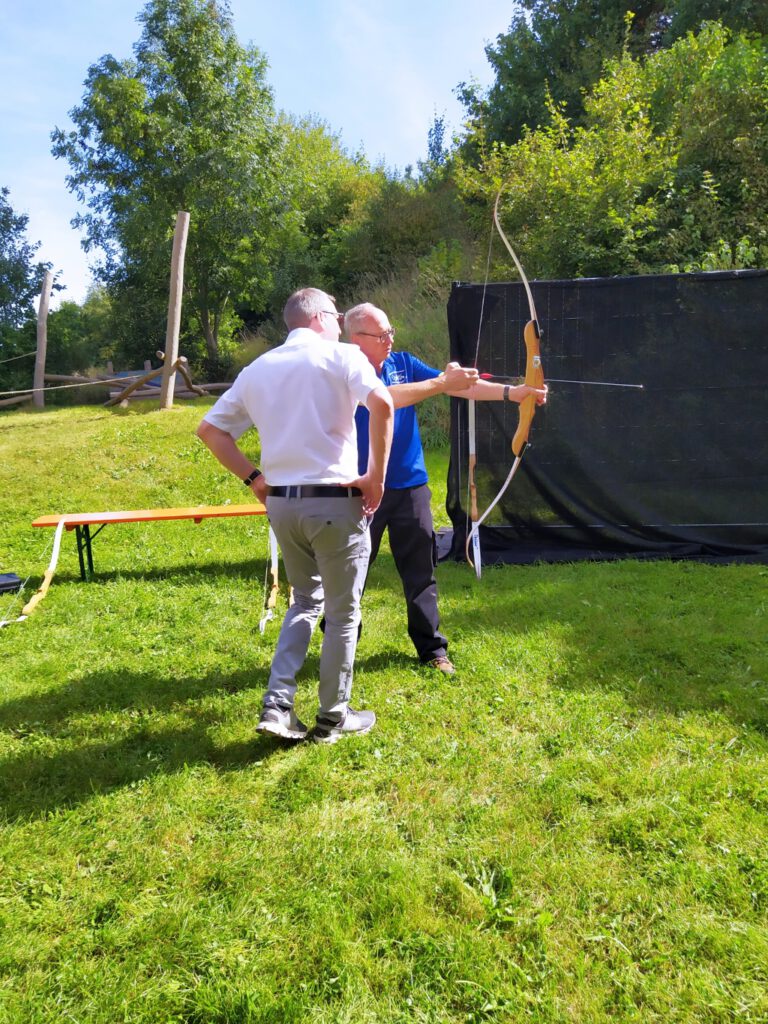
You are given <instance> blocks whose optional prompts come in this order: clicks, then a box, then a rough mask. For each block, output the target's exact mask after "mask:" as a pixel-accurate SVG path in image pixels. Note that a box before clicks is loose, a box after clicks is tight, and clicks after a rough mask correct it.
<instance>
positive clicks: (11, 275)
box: [0, 188, 51, 391]
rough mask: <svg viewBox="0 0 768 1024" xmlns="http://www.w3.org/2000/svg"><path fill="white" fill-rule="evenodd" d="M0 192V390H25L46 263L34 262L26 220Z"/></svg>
mask: <svg viewBox="0 0 768 1024" xmlns="http://www.w3.org/2000/svg"><path fill="white" fill-rule="evenodd" d="M9 195H10V193H9V190H8V189H7V188H0V390H2V391H8V390H13V389H17V388H24V387H29V384H30V382H31V380H32V367H33V365H34V359H33V358H31V357H29V356H26V358H20V357H24V356H25V354H26V353H29V352H33V351H34V350H35V345H36V339H35V325H34V321H35V308H34V299H35V296H36V295H37V294H39V292H40V286H41V284H42V280H43V275H44V274H45V271H46V270H49V269H50V266H51V265H50V263H41V262H35V253H36V252H37V250H38V249H39V248H40V243H39V242H30V241H29V239H28V238H27V234H26V232H27V224H28V222H29V218H28V217H27V216H26V215H24V214H17V213H16V212H15V211H14V209H13V207H12V206H11V203H10V200H9Z"/></svg>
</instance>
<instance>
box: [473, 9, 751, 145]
mask: <svg viewBox="0 0 768 1024" xmlns="http://www.w3.org/2000/svg"><path fill="white" fill-rule="evenodd" d="M518 7H519V8H520V9H519V10H518V12H517V13H516V14H515V15H514V17H513V19H512V22H511V24H510V27H509V31H508V32H506V33H504V34H501V35H499V36H498V37H497V39H496V42H495V44H491V45H489V46H488V47H486V51H485V52H486V56H487V57H488V60H489V62H490V64H491V66H492V68H493V71H494V75H495V80H494V82H493V84H492V85H491V86H490V88H489V89H488V90H487V92H486V93H482V92H481V91H480V90H479V89H478V88H477V86H476V85H474V84H472V83H461V84H460V85H459V87H458V95H459V98H460V99H461V100H462V102H463V103H464V106H465V107H466V109H467V113H468V115H469V118H470V122H471V124H472V125H473V128H472V130H471V131H470V132H469V134H468V136H467V138H466V139H465V142H464V146H463V149H464V153H465V156H467V155H470V154H472V153H475V154H476V153H477V151H478V148H479V147H478V139H477V134H478V132H479V131H480V129H481V127H482V132H483V136H484V138H485V140H486V141H488V142H507V143H510V142H516V141H517V140H518V139H520V138H521V137H522V134H523V130H524V128H525V127H529V128H536V127H538V126H540V125H543V124H547V123H548V121H549V116H550V115H549V111H550V109H551V107H550V101H554V105H555V107H556V108H557V109H558V110H561V111H563V112H564V113H565V114H566V116H567V117H568V118H569V119H571V120H572V121H574V122H575V123H582V121H583V118H584V115H585V109H584V95H585V91H587V90H589V89H590V88H591V87H592V86H593V85H594V84H595V83H596V82H597V81H598V79H599V78H600V76H601V74H602V69H603V66H604V64H605V62H606V61H607V60H610V59H615V58H617V57H619V56H620V54H621V53H622V52H626V53H628V54H630V55H631V56H634V57H640V56H648V55H651V54H653V53H656V52H658V51H659V50H660V49H664V48H667V47H669V46H671V45H672V44H673V43H674V42H675V41H676V40H678V39H681V38H683V37H684V36H685V35H686V34H687V33H688V32H690V31H693V32H697V31H698V30H699V29H700V27H701V25H702V24H703V23H704V22H705V21H707V20H709V21H714V20H719V21H720V22H721V23H722V24H723V25H725V26H726V27H728V28H730V29H732V30H734V31H741V30H744V31H749V32H758V33H763V34H765V33H768V4H766V3H765V2H764V0H634V2H629V0H522V2H521V3H520V4H519V5H518Z"/></svg>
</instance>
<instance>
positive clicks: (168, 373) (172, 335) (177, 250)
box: [160, 212, 189, 409]
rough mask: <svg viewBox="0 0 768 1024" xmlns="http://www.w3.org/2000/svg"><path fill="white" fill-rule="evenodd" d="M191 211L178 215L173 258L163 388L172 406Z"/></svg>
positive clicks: (164, 405)
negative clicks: (185, 253) (185, 255)
mask: <svg viewBox="0 0 768 1024" xmlns="http://www.w3.org/2000/svg"><path fill="white" fill-rule="evenodd" d="M188 230H189V214H188V213H184V212H179V213H178V214H177V215H176V229H175V231H174V232H173V257H172V259H171V288H170V294H169V296H168V327H167V330H166V332H165V363H164V365H163V384H162V387H161V388H160V408H161V409H171V408H173V389H174V386H175V384H176V360H177V359H178V357H179V328H180V326H181V293H182V289H183V286H184V252H185V250H186V248H187V232H188Z"/></svg>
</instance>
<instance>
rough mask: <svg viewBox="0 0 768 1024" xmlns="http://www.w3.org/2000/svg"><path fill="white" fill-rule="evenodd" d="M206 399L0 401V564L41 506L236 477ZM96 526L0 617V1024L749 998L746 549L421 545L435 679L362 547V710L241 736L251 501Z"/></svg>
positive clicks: (760, 785) (219, 483)
mask: <svg viewBox="0 0 768 1024" xmlns="http://www.w3.org/2000/svg"><path fill="white" fill-rule="evenodd" d="M205 408H206V403H205V402H199V403H196V404H195V405H192V406H190V405H185V406H183V407H181V408H176V409H174V410H172V411H170V412H167V413H160V412H158V411H157V410H156V409H155V408H152V407H148V406H135V407H133V408H130V409H129V410H125V411H110V412H108V411H105V410H101V409H94V408H87V409H70V410H58V411H48V412H45V413H43V414H34V413H31V412H22V411H18V410H17V411H11V412H8V413H5V414H3V415H2V416H0V503H1V505H0V508H1V511H2V537H1V539H0V571H15V572H17V573H18V574H19V575H20V576H22V577H23V578H24V577H26V576H27V575H28V574H30V573H31V574H32V576H33V579H32V580H31V582H30V589H29V590H28V592H27V596H29V593H30V592H31V589H33V588H34V586H36V585H37V584H38V583H39V580H40V577H41V576H42V573H43V571H44V569H45V567H46V565H47V562H48V554H47V553H46V547H47V546H49V545H50V542H51V540H52V536H53V531H51V530H48V531H41V530H33V529H32V528H31V526H30V522H31V520H32V519H33V518H34V517H36V516H37V515H40V514H42V513H47V512H64V511H79V510H84V509H92V510H100V509H107V508H143V507H154V506H162V505H185V504H198V503H212V504H213V503H221V502H224V501H233V502H244V501H246V500H248V495H247V494H246V493H245V491H244V488H243V487H242V485H241V484H239V483H238V482H237V481H236V480H235V479H234V478H232V477H231V476H229V474H227V473H226V472H225V471H224V470H222V469H221V468H220V467H219V466H218V465H217V464H216V463H215V462H214V460H213V458H212V457H211V456H210V455H209V454H208V453H207V451H206V450H205V449H203V447H202V446H201V445H200V444H199V442H197V441H196V439H195V438H194V436H193V432H194V428H195V426H196V424H197V422H198V420H199V418H200V416H201V414H202V412H203V411H204V409H205ZM251 445H252V446H253V448H254V455H255V445H256V438H255V436H254V437H253V439H252V441H251ZM430 464H431V474H432V481H433V490H434V492H435V504H434V508H435V513H436V518H437V521H438V522H439V523H441V524H444V523H446V522H447V520H446V516H445V511H444V508H443V503H444V479H445V470H446V464H447V456H446V454H445V453H438V454H436V455H433V456H430ZM94 552H95V561H96V571H97V579H96V580H95V581H94V582H93V583H90V584H87V585H86V584H82V583H80V581H79V578H78V567H77V557H76V551H75V544H74V536H73V535H72V534H66V535H65V536H64V540H63V546H62V555H61V560H60V563H59V570H58V572H57V575H56V577H55V578H54V581H53V585H52V587H51V590H50V592H49V594H48V596H47V598H46V599H45V601H44V602H43V603H42V604H41V605H40V607H39V608H38V610H37V611H36V612H35V613H34V615H33V616H32V617H31V618H30V619H29V620H28V621H27V622H24V623H21V624H18V625H14V626H10V627H7V628H5V629H3V630H0V657H1V658H2V668H1V669H0V671H1V672H2V684H1V685H0V755H1V756H2V774H1V775H0V803H1V806H2V832H1V834H0V863H1V865H2V868H1V871H0V1021H1V1022H3V1024H6V1022H12V1024H17V1022H24V1024H38V1022H39V1024H42V1022H46V1024H48V1022H50V1024H53V1022H56V1024H60V1022H77V1024H86V1022H88V1024H95V1022H103V1024H115V1022H118V1021H126V1022H131V1024H133V1022H136V1024H138V1022H147V1024H150V1022H151V1024H165V1022H169V1024H170V1022H183V1024H252V1022H275V1024H282V1022H293V1021H295V1022H311V1024H319V1022H323V1024H331V1022H334V1024H336V1022H349V1024H367V1022H371V1024H373V1022H424V1024H426V1022H430V1024H432V1022H435V1024H437V1022H440V1024H442V1022H446V1024H448V1022H450V1024H458V1022H481V1021H495V1022H516V1021H536V1022H589V1021H608V1020H611V1021H622V1022H624V1021H638V1022H649V1021H654V1022H655V1021H658V1022H665V1024H666V1022H683V1021H685V1022H696V1024H698V1022H712V1024H722V1022H727V1021H744V1022H757V1021H766V1020H768V932H767V931H766V915H767V911H768V849H767V844H766V812H767V811H768V781H767V778H768V776H767V772H766V769H767V768H768V757H767V756H766V755H767V752H768V751H767V744H766V713H767V711H768V704H767V702H768V686H767V685H766V680H768V663H767V660H768V659H767V656H766V644H765V641H766V569H765V567H761V566H755V565H745V566H718V567H713V566H707V565H696V564H685V563H662V562H658V563H637V562H631V561H627V562H622V563H615V564H594V565H558V566H546V565H542V566H533V567H524V568H519V567H506V568H500V569H495V570H488V571H486V572H485V573H484V575H483V578H482V580H481V581H477V580H476V579H475V577H474V575H473V574H472V572H471V571H470V570H469V569H468V568H467V567H466V566H464V565H459V564H443V565H441V566H440V568H439V570H438V573H439V584H440V589H441V610H442V615H443V620H444V621H443V624H444V627H445V630H446V632H447V634H448V635H449V637H450V639H451V654H452V656H453V657H454V659H455V662H456V664H457V667H458V672H457V674H456V675H455V676H454V677H452V678H450V679H445V678H443V677H441V676H440V677H438V676H437V675H435V674H430V673H429V672H428V671H427V670H424V669H422V668H421V667H420V666H419V665H418V664H417V663H416V661H415V658H414V652H413V650H412V648H411V646H410V641H409V640H408V638H407V635H406V632H405V615H404V607H403V601H402V598H401V594H400V587H399V580H398V578H397V576H396V573H395V571H394V569H393V566H392V562H391V558H390V556H389V555H388V553H387V552H382V556H381V557H380V559H379V561H378V562H377V564H376V566H375V568H374V570H373V573H372V578H371V582H370V586H369V590H368V593H367V595H366V600H365V605H364V623H365V629H364V632H363V637H362V640H361V643H360V646H359V649H358V661H357V669H356V677H355V685H354V701H355V703H356V704H357V706H363V707H370V708H373V709H375V711H376V712H377V715H378V723H377V727H376V729H375V730H374V731H373V732H372V733H371V734H370V735H369V736H367V737H364V738H357V739H350V740H347V741H345V742H343V743H339V744H338V745H336V746H334V747H318V746H314V745H311V744H303V745H298V746H285V745H282V744H281V743H279V742H278V741H273V740H271V739H269V738H266V737H259V736H257V735H256V733H255V732H254V726H255V723H256V720H257V718H258V713H259V706H260V701H261V696H262V692H263V688H264V685H265V681H266V676H267V671H268V667H269V662H270V658H271V654H272V651H273V649H274V643H275V639H276V636H277V632H278V628H279V621H275V622H272V623H270V624H269V625H268V626H267V629H266V632H265V634H264V635H261V634H260V633H259V631H258V620H259V618H260V615H261V606H262V601H263V592H262V584H263V577H264V571H265V566H266V556H267V540H266V522H265V521H264V519H263V518H261V517H259V518H248V519H232V520H228V521H226V522H206V523H203V524H200V525H194V524H192V523H189V522H184V523H163V524H160V523H156V524H150V525H147V526H137V525H131V526H127V525H126V526H111V527H109V528H108V529H107V530H105V531H104V533H103V534H102V535H100V536H99V537H98V538H97V540H96V541H95V543H94ZM20 604H21V601H20V600H19V599H18V598H14V597H12V596H9V595H3V596H2V597H0V618H2V617H5V616H7V615H9V614H13V613H17V612H18V608H19V607H20ZM284 608H285V591H284V590H283V592H282V596H281V599H280V604H279V607H278V613H279V616H278V619H279V617H280V615H281V614H282V611H283V610H284ZM318 654H319V637H318V638H316V639H315V640H314V641H313V645H312V648H311V652H310V657H309V659H308V663H307V665H306V667H305V670H304V672H303V674H302V677H301V683H300V690H299V697H298V710H299V713H300V715H301V717H302V718H304V719H305V720H308V721H311V720H312V718H313V716H314V712H315V707H316V674H317V667H318Z"/></svg>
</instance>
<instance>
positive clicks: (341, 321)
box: [318, 309, 344, 328]
mask: <svg viewBox="0 0 768 1024" xmlns="http://www.w3.org/2000/svg"><path fill="white" fill-rule="evenodd" d="M318 313H327V314H328V316H332V317H333V318H334V320H335V321H336V322H337V323H338V325H339V327H342V328H343V327H344V314H343V313H337V312H336V310H334V309H319V310H318Z"/></svg>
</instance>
